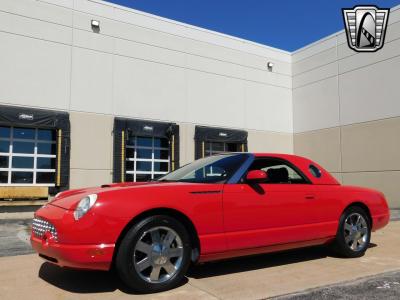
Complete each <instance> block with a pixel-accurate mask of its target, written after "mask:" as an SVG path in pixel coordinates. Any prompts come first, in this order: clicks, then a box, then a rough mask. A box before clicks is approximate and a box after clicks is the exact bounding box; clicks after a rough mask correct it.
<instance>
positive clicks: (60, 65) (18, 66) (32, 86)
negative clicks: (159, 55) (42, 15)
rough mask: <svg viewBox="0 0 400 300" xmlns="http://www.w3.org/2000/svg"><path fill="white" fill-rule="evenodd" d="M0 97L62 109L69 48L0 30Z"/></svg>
mask: <svg viewBox="0 0 400 300" xmlns="http://www.w3.org/2000/svg"><path fill="white" fill-rule="evenodd" d="M0 45H1V46H0V66H1V71H0V101H1V102H3V103H10V104H15V105H27V106H37V107H45V108H52V109H61V110H65V109H67V108H68V100H69V91H70V64H71V48H70V47H69V46H65V45H62V44H56V43H51V42H46V41H41V40H37V39H32V38H26V37H22V36H18V35H13V34H8V33H3V32H0Z"/></svg>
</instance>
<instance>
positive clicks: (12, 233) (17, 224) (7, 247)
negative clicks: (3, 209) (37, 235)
mask: <svg viewBox="0 0 400 300" xmlns="http://www.w3.org/2000/svg"><path fill="white" fill-rule="evenodd" d="M31 223H32V220H31V219H3V220H2V219H0V257H2V256H14V255H22V254H29V253H33V250H32V247H31V244H30V242H29V237H30V231H31Z"/></svg>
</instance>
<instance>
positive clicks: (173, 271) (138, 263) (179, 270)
mask: <svg viewBox="0 0 400 300" xmlns="http://www.w3.org/2000/svg"><path fill="white" fill-rule="evenodd" d="M190 249H191V247H190V239H189V236H188V233H187V231H186V229H185V227H184V226H183V225H182V224H181V223H179V222H178V221H177V220H175V219H173V218H171V217H169V216H152V217H148V218H146V219H144V220H142V221H141V222H139V223H138V224H136V225H135V226H133V227H132V228H131V229H130V230H129V231H128V233H127V234H126V235H125V237H124V238H123V240H122V242H121V245H120V247H119V249H118V253H117V257H116V268H117V271H118V274H119V276H120V278H121V279H122V281H123V282H124V283H125V284H127V285H128V286H129V287H130V288H132V289H133V290H135V291H138V292H144V293H152V292H160V291H164V290H168V289H171V288H174V287H175V286H177V285H178V284H179V283H180V282H181V281H182V280H183V277H184V276H185V273H186V271H187V269H188V267H189V264H190V252H191V251H190Z"/></svg>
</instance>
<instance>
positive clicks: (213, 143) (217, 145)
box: [195, 126, 247, 159]
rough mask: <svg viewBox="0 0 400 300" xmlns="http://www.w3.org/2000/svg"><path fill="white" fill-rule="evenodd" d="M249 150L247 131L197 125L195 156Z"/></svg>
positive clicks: (197, 157)
mask: <svg viewBox="0 0 400 300" xmlns="http://www.w3.org/2000/svg"><path fill="white" fill-rule="evenodd" d="M246 151H247V132H246V131H243V130H233V129H224V128H214V127H205V126H196V129H195V158H196V159H199V158H202V157H207V156H212V155H216V154H222V153H230V152H246Z"/></svg>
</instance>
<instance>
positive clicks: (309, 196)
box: [305, 195, 315, 200]
mask: <svg viewBox="0 0 400 300" xmlns="http://www.w3.org/2000/svg"><path fill="white" fill-rule="evenodd" d="M305 198H306V199H307V200H313V199H315V196H314V195H306V196H305Z"/></svg>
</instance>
